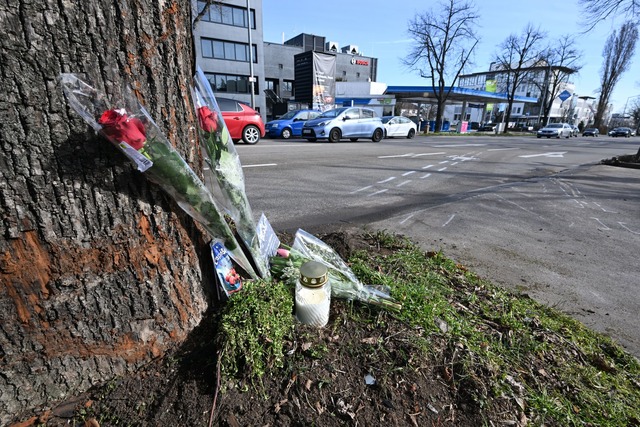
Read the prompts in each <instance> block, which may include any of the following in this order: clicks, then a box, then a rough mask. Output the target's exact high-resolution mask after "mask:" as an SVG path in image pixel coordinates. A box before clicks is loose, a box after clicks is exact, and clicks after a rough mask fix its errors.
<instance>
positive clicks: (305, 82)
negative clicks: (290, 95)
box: [294, 51, 336, 111]
mask: <svg viewBox="0 0 640 427" xmlns="http://www.w3.org/2000/svg"><path fill="white" fill-rule="evenodd" d="M294 63H295V87H296V101H298V102H306V103H309V104H311V105H312V108H315V109H318V110H322V111H325V110H328V109H331V108H334V107H335V97H336V79H335V74H336V56H335V55H332V54H327V53H322V52H314V51H307V52H303V53H300V54H298V55H296V56H295V57H294Z"/></svg>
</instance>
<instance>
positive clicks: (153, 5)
mask: <svg viewBox="0 0 640 427" xmlns="http://www.w3.org/2000/svg"><path fill="white" fill-rule="evenodd" d="M0 22H1V23H2V26H1V28H2V29H3V30H2V33H3V35H2V37H0V73H1V75H2V80H3V85H2V89H0V91H1V92H0V115H1V117H0V144H1V150H0V165H1V166H0V174H1V180H0V212H1V217H2V225H1V226H0V227H1V229H2V236H0V283H1V284H0V289H1V290H2V292H1V293H0V318H1V319H2V321H1V322H0V365H1V366H2V368H1V372H0V424H2V425H5V424H6V423H8V422H11V421H12V420H16V419H17V418H18V417H19V416H20V415H19V414H20V413H21V412H22V411H26V410H30V409H32V408H42V407H44V408H46V407H47V406H48V405H49V404H50V403H52V402H55V401H57V400H60V399H63V398H65V397H66V396H68V395H69V394H70V392H74V393H76V392H79V391H82V390H85V389H87V388H89V387H90V386H92V385H94V384H96V383H100V382H104V381H106V380H108V379H110V378H113V377H114V376H117V375H120V374H124V373H126V372H128V371H132V370H134V369H136V368H138V367H139V366H141V365H142V364H144V363H145V362H148V361H149V360H150V359H152V358H155V357H158V356H161V355H163V354H164V353H165V352H166V351H167V350H168V349H170V348H171V347H173V346H175V345H176V344H178V343H180V342H181V341H182V340H184V338H185V337H186V335H187V334H188V332H189V331H190V330H192V329H193V328H194V326H195V325H197V324H198V322H199V321H200V319H201V318H202V316H203V313H204V312H205V310H206V309H207V307H208V305H209V302H210V300H211V299H212V298H213V295H212V294H213V293H212V292H210V290H209V289H210V288H212V286H210V285H209V284H207V285H206V286H205V285H203V283H212V280H213V274H212V272H211V265H210V255H209V253H208V251H207V249H208V247H207V244H206V235H204V234H203V233H201V231H200V229H199V228H198V227H197V226H195V225H194V223H193V222H192V221H191V220H190V218H189V217H188V216H187V215H185V214H183V213H182V212H181V211H180V209H179V208H178V207H177V206H176V205H174V204H173V203H172V202H171V200H170V199H169V198H168V197H167V196H166V195H165V194H164V192H163V191H162V190H161V189H159V188H158V187H156V186H154V185H153V184H150V183H149V182H148V181H147V180H146V179H145V177H144V175H143V174H141V173H139V172H137V171H136V170H134V168H133V167H132V165H131V164H130V163H129V161H128V160H126V159H125V157H124V156H123V155H122V154H120V153H119V152H118V151H117V150H116V149H115V148H114V147H113V146H112V145H111V144H109V143H107V142H106V140H104V139H103V138H101V137H99V136H96V135H95V134H94V132H93V131H91V130H90V129H89V127H88V126H87V125H86V124H85V122H84V121H83V120H82V119H81V118H80V117H79V116H78V115H77V114H76V113H75V112H74V111H73V110H71V109H70V108H69V106H68V104H67V102H66V100H65V98H64V96H63V93H62V91H61V89H60V87H59V86H58V85H57V81H56V79H57V77H58V75H59V73H61V72H73V73H80V74H84V75H85V76H86V77H87V78H88V79H89V80H90V81H92V82H93V83H95V84H96V85H97V86H98V87H99V88H100V89H101V90H103V91H104V92H105V93H107V94H109V95H118V93H119V92H120V91H121V82H122V81H123V80H125V79H126V80H127V81H128V82H130V84H131V85H132V87H133V88H134V89H135V91H136V94H137V95H138V98H139V99H140V101H141V102H142V103H143V105H144V106H145V107H146V108H147V110H148V111H149V113H150V114H151V116H152V117H153V118H154V120H155V121H156V123H157V124H158V125H159V126H160V128H161V129H163V130H164V132H165V134H166V135H167V136H168V137H169V139H170V140H171V141H172V143H173V144H174V145H175V146H176V147H177V149H178V150H179V151H180V152H181V153H183V155H184V157H185V158H186V159H187V161H189V162H191V163H192V165H193V163H194V161H195V162H196V164H195V165H193V166H194V169H195V170H200V169H201V164H200V163H199V162H200V161H201V160H200V157H199V155H198V154H199V148H198V146H197V144H196V136H195V133H194V129H193V123H195V122H196V121H195V116H194V111H193V107H192V106H191V95H190V92H189V82H190V81H191V79H192V76H193V69H194V67H193V63H194V59H193V48H192V46H193V43H192V33H191V31H190V28H191V8H190V2H174V1H166V2H147V1H142V0H122V1H118V2H112V1H99V2H94V1H87V2H80V1H78V2H59V1H53V0H44V1H39V2H35V1H10V2H4V3H3V4H1V5H0Z"/></svg>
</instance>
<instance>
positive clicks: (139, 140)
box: [98, 110, 147, 150]
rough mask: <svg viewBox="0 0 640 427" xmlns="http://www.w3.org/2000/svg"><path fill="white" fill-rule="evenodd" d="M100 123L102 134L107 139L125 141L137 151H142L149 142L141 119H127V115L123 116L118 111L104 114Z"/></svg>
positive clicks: (109, 111)
mask: <svg viewBox="0 0 640 427" xmlns="http://www.w3.org/2000/svg"><path fill="white" fill-rule="evenodd" d="M98 123H100V124H101V125H102V132H103V133H104V134H105V135H106V136H107V137H109V138H112V139H114V140H116V141H117V142H121V141H124V142H126V143H127V144H129V145H130V146H131V147H133V148H134V149H135V150H139V149H141V148H142V146H143V145H144V143H145V141H146V140H147V137H146V135H145V131H144V125H143V124H142V122H141V121H140V119H138V118H135V117H127V115H126V114H121V113H120V112H118V111H117V110H108V111H105V112H104V113H102V116H101V117H100V119H99V120H98Z"/></svg>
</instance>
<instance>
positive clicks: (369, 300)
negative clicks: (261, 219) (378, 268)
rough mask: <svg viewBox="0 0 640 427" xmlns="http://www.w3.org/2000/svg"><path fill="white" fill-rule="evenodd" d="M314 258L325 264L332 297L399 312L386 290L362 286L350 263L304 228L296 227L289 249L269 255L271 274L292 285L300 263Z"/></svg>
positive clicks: (398, 304) (296, 276) (397, 305)
mask: <svg viewBox="0 0 640 427" xmlns="http://www.w3.org/2000/svg"><path fill="white" fill-rule="evenodd" d="M307 261H317V262H320V263H322V264H324V265H326V266H327V268H328V270H329V272H328V275H329V281H330V282H331V297H332V298H342V299H346V300H356V301H360V302H363V303H366V304H373V305H377V306H380V307H384V308H386V309H389V310H394V311H400V310H401V309H402V304H400V303H399V302H397V301H396V300H394V299H393V298H391V296H389V293H388V291H386V290H380V289H379V288H377V287H375V286H370V285H363V284H362V282H360V280H358V278H357V277H356V275H355V274H354V273H353V271H352V270H351V269H350V268H349V266H348V265H347V264H346V263H345V262H344V261H343V260H342V258H340V255H338V254H337V253H336V252H335V251H334V250H333V249H332V248H331V247H330V246H329V245H327V244H326V243H324V242H323V241H322V240H320V239H318V238H317V237H314V236H312V235H311V234H309V233H307V232H306V231H304V230H298V231H297V232H296V235H295V236H294V239H293V245H292V246H291V247H290V248H280V249H278V251H277V254H276V256H274V257H272V258H271V272H272V273H273V276H274V277H276V278H278V279H280V280H282V281H284V282H286V283H289V284H292V285H295V282H296V280H298V277H300V271H299V269H300V266H301V265H302V264H304V263H305V262H307Z"/></svg>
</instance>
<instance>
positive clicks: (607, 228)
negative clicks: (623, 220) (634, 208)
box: [591, 217, 620, 230]
mask: <svg viewBox="0 0 640 427" xmlns="http://www.w3.org/2000/svg"><path fill="white" fill-rule="evenodd" d="M591 219H593V220H595V221H596V222H597V223H598V224H600V225H601V226H602V229H603V230H611V229H610V228H609V227H607V226H606V225H604V223H603V222H602V221H600V220H599V219H598V218H595V217H591ZM618 224H620V223H618Z"/></svg>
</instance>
